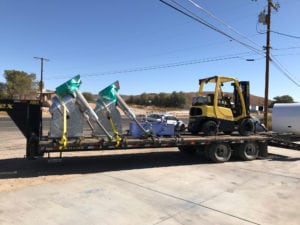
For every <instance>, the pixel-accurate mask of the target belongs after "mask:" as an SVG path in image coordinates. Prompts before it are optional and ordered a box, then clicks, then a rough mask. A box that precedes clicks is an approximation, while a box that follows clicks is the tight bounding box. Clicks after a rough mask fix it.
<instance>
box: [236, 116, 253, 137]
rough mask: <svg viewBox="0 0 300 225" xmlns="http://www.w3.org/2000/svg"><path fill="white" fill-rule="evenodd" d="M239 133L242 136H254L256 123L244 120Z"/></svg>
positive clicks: (248, 119) (247, 119)
mask: <svg viewBox="0 0 300 225" xmlns="http://www.w3.org/2000/svg"><path fill="white" fill-rule="evenodd" d="M239 133H240V135H242V136H250V135H252V134H254V123H253V121H252V120H251V119H250V118H244V119H243V120H242V121H241V123H240V125H239Z"/></svg>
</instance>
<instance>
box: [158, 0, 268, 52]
mask: <svg viewBox="0 0 300 225" xmlns="http://www.w3.org/2000/svg"><path fill="white" fill-rule="evenodd" d="M160 1H161V2H162V3H164V4H165V5H167V6H169V7H171V8H173V9H174V10H176V11H177V12H180V13H182V14H184V15H185V16H187V17H189V18H191V19H193V20H195V21H196V22H198V23H201V24H202V25H204V26H206V27H208V28H210V29H212V30H214V31H216V32H218V33H220V34H222V35H224V36H226V37H227V38H229V39H230V40H233V41H236V42H237V43H239V44H241V45H243V46H244V47H246V48H248V49H250V50H251V51H254V52H256V53H257V54H260V55H262V54H264V53H263V52H262V50H260V49H256V48H255V47H253V46H251V45H249V44H247V43H244V42H242V41H240V40H238V39H236V38H234V37H233V36H231V35H229V34H227V33H226V32H224V31H222V30H220V29H219V28H217V27H216V26H214V25H213V24H211V23H209V22H207V21H205V20H204V19H203V18H201V17H199V16H197V15H195V14H194V13H193V12H191V11H190V10H188V9H187V8H185V7H184V6H182V5H181V4H179V3H178V2H176V1H173V0H171V2H172V3H174V4H175V5H177V6H179V7H180V8H177V7H176V6H175V5H172V4H170V3H169V2H166V1H164V0H160Z"/></svg>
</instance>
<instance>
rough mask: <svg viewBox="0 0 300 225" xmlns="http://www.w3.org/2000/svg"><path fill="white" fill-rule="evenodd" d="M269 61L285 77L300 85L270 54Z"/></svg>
mask: <svg viewBox="0 0 300 225" xmlns="http://www.w3.org/2000/svg"><path fill="white" fill-rule="evenodd" d="M270 61H271V63H272V64H273V66H275V67H276V68H277V69H278V70H279V71H280V72H281V73H282V74H283V75H284V76H285V77H287V78H288V79H289V80H290V81H292V82H293V83H294V84H295V85H297V87H300V84H299V82H298V81H297V80H296V79H295V78H293V75H292V74H291V73H290V72H289V71H288V70H287V69H286V68H284V67H283V65H282V64H281V63H280V62H279V61H278V60H277V59H276V58H275V57H274V55H272V54H271V57H270Z"/></svg>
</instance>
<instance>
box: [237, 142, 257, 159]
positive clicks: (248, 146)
mask: <svg viewBox="0 0 300 225" xmlns="http://www.w3.org/2000/svg"><path fill="white" fill-rule="evenodd" d="M258 153H259V148H258V145H257V144H256V143H255V142H253V141H249V142H245V143H243V144H241V145H240V146H239V149H238V156H239V158H241V159H242V160H244V161H250V160H254V159H256V158H257V156H258Z"/></svg>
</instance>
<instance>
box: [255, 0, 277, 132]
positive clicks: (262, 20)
mask: <svg viewBox="0 0 300 225" xmlns="http://www.w3.org/2000/svg"><path fill="white" fill-rule="evenodd" d="M272 8H273V9H275V10H276V11H277V10H278V9H279V4H273V2H272V0H268V12H267V15H265V11H263V12H261V13H260V15H259V22H260V23H262V24H264V25H267V40H266V46H265V49H266V73H265V99H264V125H265V126H266V128H267V127H268V108H269V76H270V69H269V67H270V60H271V58H270V49H271V45H270V33H271V9H272Z"/></svg>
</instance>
